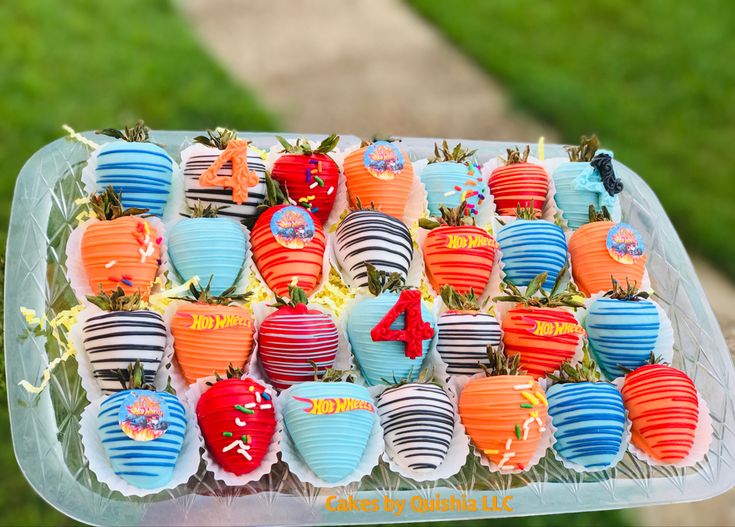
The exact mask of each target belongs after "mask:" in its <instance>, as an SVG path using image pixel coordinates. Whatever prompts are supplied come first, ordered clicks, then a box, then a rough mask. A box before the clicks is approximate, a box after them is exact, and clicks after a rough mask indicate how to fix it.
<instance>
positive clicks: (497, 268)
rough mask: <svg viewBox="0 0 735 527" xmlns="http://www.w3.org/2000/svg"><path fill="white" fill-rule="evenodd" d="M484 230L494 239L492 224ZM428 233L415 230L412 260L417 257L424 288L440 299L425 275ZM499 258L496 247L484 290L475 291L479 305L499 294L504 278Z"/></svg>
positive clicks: (423, 230) (459, 263) (438, 292)
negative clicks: (425, 252)
mask: <svg viewBox="0 0 735 527" xmlns="http://www.w3.org/2000/svg"><path fill="white" fill-rule="evenodd" d="M484 228H485V229H486V230H488V232H489V234H490V235H491V236H492V237H493V239H495V234H494V232H495V231H494V230H492V231H491V230H490V229H492V224H489V225H488V226H487V227H484ZM429 232H430V231H428V230H426V229H417V230H416V234H414V245H416V246H418V247H417V248H416V249H415V251H414V254H415V256H414V260H416V259H417V257H418V259H419V260H420V261H419V262H417V264H418V265H419V266H420V268H419V271H420V272H421V273H422V275H421V279H422V280H423V281H424V282H425V283H426V287H427V288H428V290H429V293H430V294H431V295H433V296H434V298H440V295H441V292H440V291H436V290H435V289H434V286H433V285H431V282H430V281H429V277H428V276H427V274H426V263H425V261H424V244H425V243H426V237H427V236H428V235H429ZM501 257H502V254H501V253H500V248H499V247H496V249H495V260H494V261H493V268H492V271H491V272H490V279H489V280H488V282H487V284H486V285H485V289H483V290H482V291H475V295H477V298H478V300H479V301H480V304H482V303H484V302H488V301H490V300H492V298H493V297H494V296H497V295H499V294H500V284H501V283H502V282H503V278H505V273H503V270H502V266H501ZM411 265H412V266H413V265H414V263H413V262H412V263H411ZM457 265H460V266H461V265H462V262H461V258H460V259H458V261H457Z"/></svg>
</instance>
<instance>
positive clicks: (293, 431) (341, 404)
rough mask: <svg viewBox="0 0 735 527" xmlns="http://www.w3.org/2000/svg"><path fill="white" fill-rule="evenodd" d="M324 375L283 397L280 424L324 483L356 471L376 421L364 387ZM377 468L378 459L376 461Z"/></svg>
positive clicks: (334, 481)
mask: <svg viewBox="0 0 735 527" xmlns="http://www.w3.org/2000/svg"><path fill="white" fill-rule="evenodd" d="M341 373H342V372H335V371H334V370H332V372H328V373H327V374H326V375H325V376H324V377H322V379H321V380H320V381H312V382H304V383H301V384H297V385H296V386H294V387H292V388H291V389H290V390H289V391H288V392H285V394H282V396H281V397H282V398H281V399H279V402H281V401H282V403H283V406H282V408H283V422H284V424H285V426H286V430H287V432H288V435H289V436H290V438H291V441H292V442H293V445H294V447H295V448H296V451H297V452H298V455H299V456H300V457H301V459H302V460H303V461H304V462H305V463H306V465H308V467H309V468H310V469H311V470H312V471H313V472H314V474H316V476H317V477H319V478H320V479H321V480H323V481H325V482H327V483H337V482H339V481H342V480H344V479H345V478H348V477H349V476H350V474H352V473H353V472H354V470H355V469H356V468H357V466H358V465H359V464H360V462H361V460H362V459H363V457H364V455H365V449H366V448H367V446H368V440H369V439H370V434H371V432H372V430H373V427H374V426H375V421H376V419H378V417H377V414H376V413H375V406H374V404H373V398H372V397H371V396H370V393H369V392H368V390H367V388H365V387H364V386H359V385H357V384H353V383H352V382H350V379H349V378H348V379H347V380H346V381H342V374H341ZM375 462H376V463H377V459H376V460H375Z"/></svg>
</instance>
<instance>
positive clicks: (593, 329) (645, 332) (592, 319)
mask: <svg viewBox="0 0 735 527" xmlns="http://www.w3.org/2000/svg"><path fill="white" fill-rule="evenodd" d="M585 326H586V328H587V336H588V338H589V343H590V350H591V351H592V355H593V356H594V358H595V361H596V362H597V364H598V365H599V366H600V370H602V373H603V375H605V377H606V378H608V379H610V380H612V379H615V378H617V377H621V376H623V375H625V371H624V370H623V369H622V368H621V367H620V366H623V367H625V368H628V369H631V370H634V369H635V368H638V367H639V366H643V365H644V364H646V362H647V361H648V358H649V356H650V355H651V352H652V351H653V350H654V349H655V348H656V343H657V341H658V337H659V332H660V330H661V321H660V320H659V314H658V310H657V309H656V306H655V305H654V303H653V302H651V301H649V300H640V301H637V302H631V301H625V300H618V299H613V298H598V299H597V300H595V301H594V302H592V304H591V305H590V307H589V312H588V314H587V318H586V320H585Z"/></svg>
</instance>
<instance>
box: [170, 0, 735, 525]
mask: <svg viewBox="0 0 735 527" xmlns="http://www.w3.org/2000/svg"><path fill="white" fill-rule="evenodd" d="M179 2H180V4H181V8H182V11H183V12H184V14H185V16H187V17H188V19H189V20H190V21H191V23H192V25H193V26H194V28H195V30H196V31H197V32H198V34H199V36H200V38H201V39H202V41H203V43H204V45H205V46H206V47H207V48H208V49H209V50H210V51H211V53H212V54H213V55H214V56H215V57H216V58H217V59H218V60H220V61H221V63H222V64H223V65H224V66H225V67H226V68H227V69H228V70H229V71H230V72H231V73H232V75H234V76H235V77H236V78H237V79H239V80H240V81H241V82H242V83H243V84H245V85H247V86H248V87H250V88H253V89H255V91H256V92H257V93H258V95H259V96H260V98H261V100H262V101H263V102H264V103H265V104H266V105H267V106H268V107H269V108H270V109H271V110H273V111H274V112H276V113H277V114H278V115H279V116H280V118H281V119H282V122H283V123H284V125H285V127H286V128H287V129H288V130H289V131H295V132H325V133H326V132H331V131H334V130H340V131H344V132H350V133H353V134H356V135H361V136H369V135H371V134H373V133H375V132H381V133H385V134H396V135H413V136H429V137H432V136H434V137H458V138H471V139H496V140H516V141H526V142H535V141H536V140H537V139H538V137H539V136H540V135H544V136H545V137H546V138H547V141H548V142H553V141H554V140H555V139H556V138H557V137H558V134H557V133H555V131H554V130H551V129H549V128H548V127H546V126H544V125H543V124H541V123H539V122H536V121H534V120H533V119H532V118H531V117H529V116H528V115H526V114H524V113H522V112H521V111H518V110H516V109H514V108H513V107H512V104H511V101H510V99H509V97H508V96H507V94H506V93H504V92H503V90H502V89H501V87H500V86H499V85H498V83H496V82H495V81H493V80H492V79H490V78H488V76H487V75H485V73H484V72H483V71H481V70H480V69H479V68H478V67H477V66H476V65H475V64H474V63H472V62H470V61H469V60H468V59H467V58H465V57H464V56H463V55H462V54H461V53H459V51H457V50H456V49H454V47H452V46H451V45H449V44H448V43H447V42H446V41H445V40H444V39H443V38H442V36H441V35H440V34H439V33H438V32H437V31H436V30H435V29H434V28H433V27H432V26H430V25H429V24H427V23H426V22H424V21H423V20H422V19H421V18H419V17H418V16H417V15H416V14H415V13H414V12H413V11H411V10H410V9H409V8H408V7H407V6H406V5H405V4H404V3H402V2H400V1H399V0H362V1H361V0H340V1H339V2H336V1H334V0H299V1H296V0H248V1H247V2H245V1H244V0H179ZM695 265H696V267H697V272H698V274H699V277H700V279H701V280H702V283H703V285H704V288H705V290H706V291H707V294H708V296H709V299H710V301H711V303H712V305H713V307H714V310H715V312H716V314H717V316H718V319H719V321H720V325H721V326H722V327H723V329H724V330H725V333H726V336H727V337H728V342H729V344H730V349H731V350H735V287H734V286H733V284H732V283H731V282H730V281H728V280H727V279H725V278H724V277H723V276H722V275H721V274H720V273H719V272H717V271H716V270H715V269H713V268H712V267H711V266H710V265H709V264H707V263H706V262H702V261H697V262H695ZM734 498H735V493H732V492H731V493H728V494H726V495H725V496H722V497H720V498H718V499H716V500H712V501H708V502H704V503H698V504H687V505H676V506H667V507H651V508H646V509H641V510H640V511H639V512H638V514H639V518H640V520H641V521H642V522H643V523H644V524H647V525H691V524H695V523H699V524H701V523H702V520H703V519H706V523H707V524H710V525H728V524H729V525H733V524H735V505H733V504H734V503H735V499H734Z"/></svg>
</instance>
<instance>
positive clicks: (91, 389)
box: [69, 299, 185, 402]
mask: <svg viewBox="0 0 735 527" xmlns="http://www.w3.org/2000/svg"><path fill="white" fill-rule="evenodd" d="M82 303H83V304H84V306H85V307H84V309H83V310H82V311H80V312H79V315H78V316H77V320H76V322H75V323H74V325H73V326H72V327H71V329H70V330H69V339H70V340H71V343H72V345H73V346H74V349H76V350H77V354H76V359H77V373H78V374H79V377H80V379H81V382H82V388H84V391H85V392H86V397H87V400H88V401H90V402H92V401H96V400H97V399H99V398H101V397H104V396H105V395H104V394H103V393H102V388H100V385H99V383H98V382H97V379H95V377H94V370H93V369H92V364H91V362H90V359H89V355H88V354H87V351H86V349H85V346H84V324H85V323H86V322H87V320H89V319H90V318H91V317H94V316H97V315H102V314H103V313H107V311H103V310H102V309H100V308H99V307H97V306H95V305H93V304H90V303H89V302H88V301H87V300H86V299H85V300H82ZM151 311H154V310H151ZM164 325H166V348H165V349H164V352H163V356H162V357H161V364H160V365H159V367H158V372H157V373H156V378H155V380H154V381H153V385H154V386H155V387H156V390H164V389H165V388H166V386H167V385H168V382H169V380H170V381H171V386H173V388H174V390H176V393H182V392H181V390H183V388H184V387H185V383H184V378H183V376H181V374H180V372H179V371H178V369H177V368H175V367H173V365H171V366H170V367H166V365H167V364H171V361H172V359H173V355H174V348H173V339H172V338H171V333H170V331H169V327H170V326H169V325H168V324H166V323H165V320H164Z"/></svg>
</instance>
